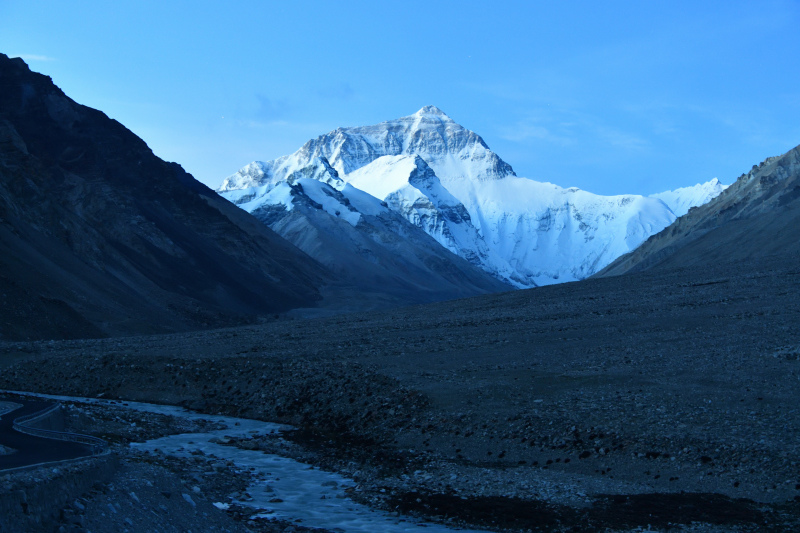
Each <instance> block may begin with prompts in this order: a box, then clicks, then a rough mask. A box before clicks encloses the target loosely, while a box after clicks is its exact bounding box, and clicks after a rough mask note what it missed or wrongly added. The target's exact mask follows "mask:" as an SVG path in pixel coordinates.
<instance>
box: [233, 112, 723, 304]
mask: <svg viewBox="0 0 800 533" xmlns="http://www.w3.org/2000/svg"><path fill="white" fill-rule="evenodd" d="M312 181H316V182H318V183H319V185H316V186H315V185H312V184H311V182H312ZM712 182H713V183H712ZM323 185H324V187H326V188H327V189H326V188H323ZM292 187H294V188H297V187H302V190H303V191H304V192H305V194H306V195H308V196H309V197H310V198H312V199H313V200H314V202H315V203H316V204H317V205H319V208H320V209H322V210H325V211H326V212H328V213H329V214H331V215H332V216H336V217H339V218H342V219H344V220H347V221H348V222H349V223H350V224H352V225H353V226H357V225H358V222H359V220H360V215H361V213H363V212H364V211H363V210H364V209H371V210H372V212H373V214H374V213H375V212H376V210H378V211H379V210H380V209H387V210H390V211H392V212H394V213H396V214H397V215H399V216H400V217H401V218H402V219H403V220H405V221H406V222H407V223H408V224H410V225H412V226H415V227H417V228H420V229H422V230H423V231H424V232H425V233H427V234H428V235H430V236H431V237H432V238H433V239H434V240H435V241H436V242H438V243H439V244H440V245H441V246H442V247H444V248H445V249H446V250H449V251H450V252H452V253H453V254H456V255H457V256H459V257H462V258H463V259H465V260H466V261H468V262H469V263H471V264H473V265H475V266H477V267H479V268H480V269H482V270H483V271H485V272H487V273H489V274H491V275H492V276H494V277H495V278H497V279H499V280H501V281H503V282H505V283H508V284H510V285H512V286H514V287H517V288H528V287H536V286H541V285H549V284H552V283H561V282H567V281H577V280H581V279H584V278H586V277H589V276H591V275H592V274H594V273H596V272H597V271H599V270H600V269H602V268H603V267H605V266H606V265H608V264H609V263H611V262H612V261H613V260H614V259H616V258H617V257H619V256H621V255H623V254H625V253H627V252H629V251H631V250H633V249H635V248H636V247H638V246H639V245H640V244H641V243H642V242H644V241H645V240H646V239H647V238H649V237H650V236H651V235H653V234H655V233H658V232H659V231H661V230H662V229H664V228H665V227H667V226H668V225H670V224H671V223H672V222H673V221H674V220H675V219H676V217H677V216H679V215H680V214H684V213H685V212H686V211H688V209H689V208H690V207H692V206H694V205H701V204H702V203H705V202H707V201H709V200H710V199H711V198H713V197H714V196H716V194H719V192H721V191H722V190H723V189H724V186H723V185H721V184H720V183H719V182H718V181H715V180H712V181H711V182H708V184H703V185H697V186H695V187H687V188H683V189H678V190H676V191H666V192H664V193H659V194H656V195H651V196H643V195H635V194H630V195H618V196H601V195H597V194H593V193H590V192H587V191H584V190H581V189H577V188H574V187H572V188H563V187H560V186H558V185H554V184H552V183H547V182H539V181H535V180H533V179H529V178H524V177H519V176H517V175H516V174H515V172H514V170H513V169H512V167H511V165H509V164H508V163H506V162H505V161H503V160H502V159H501V158H500V157H499V156H498V155H497V154H495V153H494V152H492V151H491V150H490V149H489V147H488V145H487V144H486V143H485V142H484V140H483V139H482V138H481V137H480V136H479V135H478V134H476V133H475V132H472V131H470V130H468V129H466V128H464V127H463V126H461V125H459V124H458V123H456V122H455V121H454V120H453V119H451V118H450V117H449V116H447V115H446V114H445V113H444V112H443V111H442V110H440V109H439V108H437V107H435V106H426V107H423V108H422V109H420V110H419V111H418V112H416V113H414V114H413V115H409V116H406V117H401V118H399V119H395V120H390V121H386V122H382V123H380V124H376V125H372V126H361V127H354V128H338V129H336V130H334V131H331V132H329V133H327V134H325V135H321V136H319V137H317V138H316V139H312V140H309V141H308V142H306V143H305V144H304V145H303V146H302V147H301V148H300V149H299V150H298V151H296V152H295V153H293V154H290V155H285V156H282V157H280V158H278V159H275V160H272V161H267V162H260V161H256V162H253V163H250V164H249V165H247V166H245V167H243V168H242V169H240V170H239V171H238V172H236V173H235V174H233V175H231V176H228V177H227V178H225V179H224V180H223V182H222V184H221V186H220V187H219V189H218V192H219V193H220V194H221V195H222V196H224V197H225V198H227V199H229V200H231V201H232V202H234V203H235V204H237V205H239V206H240V207H242V208H243V209H245V210H247V211H249V212H254V211H256V210H259V209H261V210H263V209H265V207H267V206H283V207H284V208H285V209H291V208H292V200H291V190H292ZM328 189H330V190H333V191H336V192H337V193H339V194H338V195H339V196H341V197H342V198H345V199H347V205H345V203H344V202H343V201H342V200H341V199H340V200H338V202H337V201H334V200H333V197H334V196H335V195H334V193H331V192H330V191H328ZM325 191H327V192H325ZM355 191H359V192H361V193H362V194H365V195H368V196H369V197H371V198H374V199H376V200H377V202H378V203H374V202H373V203H370V202H369V201H366V199H365V197H363V196H362V197H357V193H356V192H355ZM273 229H274V228H273Z"/></svg>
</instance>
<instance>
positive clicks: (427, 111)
mask: <svg viewBox="0 0 800 533" xmlns="http://www.w3.org/2000/svg"><path fill="white" fill-rule="evenodd" d="M414 115H417V116H422V115H434V116H438V117H441V118H442V120H445V121H448V122H453V119H452V118H450V117H448V116H447V113H445V112H444V111H442V110H441V109H439V108H438V107H436V106H435V105H426V106H425V107H423V108H422V109H420V110H419V111H417V112H416V113H414Z"/></svg>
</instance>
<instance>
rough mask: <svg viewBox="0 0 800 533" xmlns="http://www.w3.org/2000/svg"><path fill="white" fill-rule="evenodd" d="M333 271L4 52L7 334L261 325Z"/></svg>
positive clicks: (2, 277)
mask: <svg viewBox="0 0 800 533" xmlns="http://www.w3.org/2000/svg"><path fill="white" fill-rule="evenodd" d="M331 281H332V277H331V276H330V275H329V273H328V272H327V271H326V270H325V269H324V268H323V267H322V266H321V265H319V264H318V263H316V262H315V261H313V260H312V259H311V258H309V257H308V256H307V255H305V254H304V253H302V252H300V251H299V250H298V249H297V248H295V247H294V246H292V245H290V244H289V243H287V242H286V241H285V240H283V239H282V238H280V237H279V236H277V235H276V234H275V233H273V232H272V231H270V230H269V229H268V228H266V227H265V226H264V225H263V224H261V223H260V222H258V221H257V220H256V219H254V218H253V217H251V216H249V215H247V214H246V213H244V212H243V211H242V210H240V209H237V208H235V207H234V206H232V205H231V204H230V203H229V202H227V201H225V200H223V199H221V198H220V197H219V196H218V195H217V194H216V193H215V192H213V191H212V190H210V189H209V188H208V187H206V186H204V185H202V184H201V183H199V182H197V181H195V179H194V178H193V177H192V176H190V175H189V174H187V173H186V172H185V171H184V170H183V169H182V168H181V167H180V166H179V165H177V164H175V163H167V162H165V161H162V160H161V159H159V158H158V157H156V156H155V155H154V154H153V152H152V151H151V150H150V149H149V148H148V147H147V145H146V144H145V143H144V141H142V140H141V139H139V138H138V137H136V136H135V135H134V134H133V133H131V132H130V131H129V130H128V129H126V128H125V127H124V126H122V125H121V124H120V123H118V122H117V121H115V120H112V119H110V118H108V117H107V116H106V115H104V114H103V113H102V112H100V111H97V110H95V109H91V108H88V107H85V106H82V105H79V104H77V103H76V102H74V101H72V100H71V99H70V98H69V97H67V96H66V95H65V94H64V93H63V92H62V91H61V90H60V89H59V88H58V87H56V86H55V85H54V84H53V82H52V80H51V79H50V78H49V77H47V76H44V75H41V74H37V73H35V72H32V71H30V70H29V69H28V67H27V65H25V63H24V62H23V61H22V60H21V59H19V58H17V59H9V58H8V57H7V56H5V55H2V54H0V307H2V309H3V312H2V314H0V338H5V339H9V338H12V339H29V338H54V337H55V338H75V337H95V336H103V335H119V334H131V333H152V332H168V331H181V330H187V329H198V328H203V327H219V326H223V325H232V324H243V323H252V322H254V321H256V320H257V319H258V317H264V316H272V315H273V314H275V313H282V312H285V311H287V310H288V309H292V308H297V307H310V306H314V305H315V304H316V303H317V302H318V301H319V300H320V299H321V297H322V296H321V294H320V291H321V289H322V288H323V287H324V286H327V285H330V284H331Z"/></svg>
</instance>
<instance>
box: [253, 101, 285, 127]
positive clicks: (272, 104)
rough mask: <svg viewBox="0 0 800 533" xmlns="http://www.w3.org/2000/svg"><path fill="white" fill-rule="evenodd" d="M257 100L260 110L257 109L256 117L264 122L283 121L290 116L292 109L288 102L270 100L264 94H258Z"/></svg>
mask: <svg viewBox="0 0 800 533" xmlns="http://www.w3.org/2000/svg"><path fill="white" fill-rule="evenodd" d="M256 100H258V109H256V112H255V116H256V117H257V118H258V119H259V120H262V121H267V122H272V121H275V120H280V119H283V118H285V117H286V116H287V115H288V114H289V111H290V108H291V106H290V105H289V102H288V101H286V100H280V99H275V98H268V97H266V96H264V95H263V94H256Z"/></svg>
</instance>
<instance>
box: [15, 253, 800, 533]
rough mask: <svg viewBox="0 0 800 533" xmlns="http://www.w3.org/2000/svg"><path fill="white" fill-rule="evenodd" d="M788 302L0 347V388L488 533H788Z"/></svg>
mask: <svg viewBox="0 0 800 533" xmlns="http://www.w3.org/2000/svg"><path fill="white" fill-rule="evenodd" d="M798 294H800V270H797V269H794V268H792V265H791V262H787V261H785V260H775V261H772V262H770V261H764V262H760V263H758V264H753V263H740V264H735V265H722V266H719V267H717V268H715V269H708V270H706V271H704V272H702V273H699V274H698V273H692V274H689V273H688V272H682V271H677V272H667V273H648V274H641V275H633V276H624V277H618V278H605V279H592V280H588V281H585V282H580V283H572V284H565V285H558V286H550V287H544V288H539V289H534V290H530V291H518V292H513V293H506V294H499V295H491V296H485V297H480V298H474V299H469V300H462V301H456V302H446V303H441V304H433V305H428V306H419V307H409V308H404V309H399V310H392V311H386V312H381V313H370V314H354V315H342V316H335V317H330V318H322V319H315V320H286V321H282V322H273V323H270V324H265V325H263V326H252V327H245V328H236V329H225V330H214V331H205V332H197V333H191V334H176V335H167V336H153V337H137V338H114V339H104V340H84V341H62V342H35V343H5V344H3V345H2V346H0V370H2V373H1V374H0V388H3V389H11V390H29V391H35V392H44V393H53V394H67V395H76V396H92V397H94V396H98V395H102V396H103V397H106V398H125V399H130V400H140V401H149V402H157V403H167V404H176V405H183V406H186V407H189V408H192V409H197V410H200V411H203V412H209V413H218V412H219V413H223V414H227V415H232V416H241V417H247V418H257V419H261V420H268V421H274V422H283V423H288V424H292V425H293V426H295V427H297V428H298V431H296V432H294V433H293V434H292V436H291V438H292V440H293V442H294V443H295V444H296V445H297V446H298V447H297V448H296V449H297V450H302V451H301V452H292V453H298V454H301V455H304V456H305V457H307V459H308V460H309V461H312V462H314V463H315V464H318V465H320V466H323V467H326V468H330V469H332V470H337V471H341V472H343V473H344V474H347V475H350V476H352V478H353V479H355V481H356V482H358V483H359V484H360V485H361V486H362V487H365V490H364V491H363V492H361V493H360V495H359V496H358V498H360V499H362V500H364V501H366V502H369V503H371V504H372V505H373V506H377V507H382V508H385V509H387V510H392V511H402V512H406V513H420V514H422V515H425V516H428V517H433V518H435V517H440V518H441V519H442V520H452V521H453V523H462V524H471V525H472V526H474V527H485V528H487V529H490V530H496V531H499V530H512V531H525V530H534V531H535V530H541V531H558V530H576V529H577V530H580V531H593V530H595V531H604V530H616V531H627V530H636V529H637V528H643V529H646V528H647V527H648V526H652V527H653V528H661V529H667V528H670V527H680V528H682V529H696V530H719V531H723V530H724V531H730V530H742V531H748V530H753V531H762V530H770V529H772V530H775V531H782V530H787V529H792V528H797V527H800V463H799V462H798V461H800V459H798V457H800V453H799V452H800V439H799V438H798V436H800V401H799V400H800V298H798V297H797V296H798ZM286 453H288V452H286ZM445 517H446V518H445Z"/></svg>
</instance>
